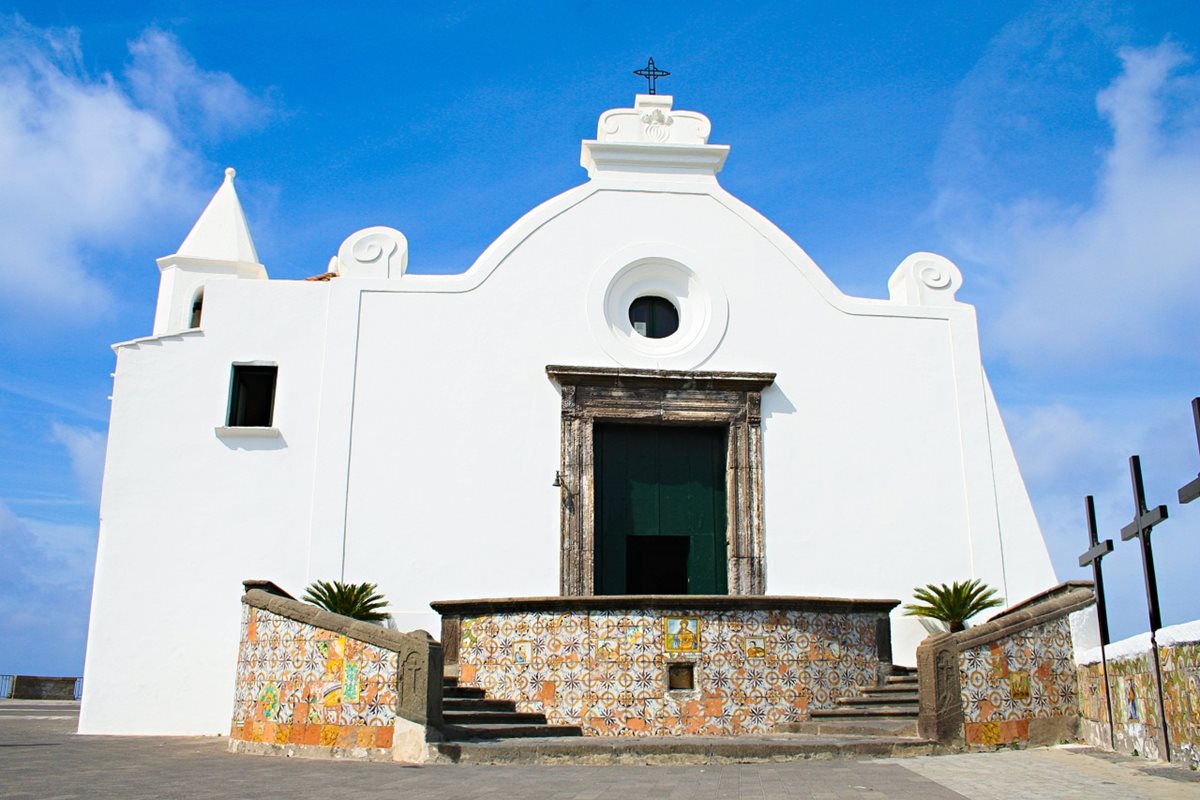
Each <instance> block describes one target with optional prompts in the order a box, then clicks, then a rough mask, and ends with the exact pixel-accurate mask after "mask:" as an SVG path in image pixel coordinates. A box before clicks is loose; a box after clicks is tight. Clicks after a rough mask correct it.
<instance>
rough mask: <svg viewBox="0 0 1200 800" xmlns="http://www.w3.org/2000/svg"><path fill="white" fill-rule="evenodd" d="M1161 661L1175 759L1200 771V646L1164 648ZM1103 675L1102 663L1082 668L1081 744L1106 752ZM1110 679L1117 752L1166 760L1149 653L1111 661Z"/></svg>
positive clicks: (1168, 735)
mask: <svg viewBox="0 0 1200 800" xmlns="http://www.w3.org/2000/svg"><path fill="white" fill-rule="evenodd" d="M1159 658H1160V660H1161V662H1162V680H1163V705H1164V706H1165V707H1166V723H1167V724H1166V728H1167V738H1168V741H1169V743H1170V748H1171V759H1172V760H1173V761H1179V762H1182V763H1186V764H1191V765H1195V766H1200V643H1197V642H1191V643H1184V644H1176V645H1167V646H1164V647H1160V648H1159ZM1103 675H1104V673H1103V667H1102V665H1101V664H1100V662H1096V663H1091V664H1081V665H1080V666H1079V671H1078V679H1079V709H1080V716H1081V718H1082V724H1081V733H1082V735H1083V738H1084V739H1085V740H1086V741H1087V742H1088V743H1089V744H1093V745H1096V746H1097V747H1105V748H1108V747H1110V739H1109V728H1108V710H1107V707H1106V703H1105V698H1104V677H1103ZM1108 679H1109V686H1110V689H1111V691H1112V708H1113V722H1114V727H1113V737H1112V738H1113V740H1114V741H1113V743H1114V744H1115V745H1116V749H1117V751H1118V752H1121V753H1127V754H1130V755H1141V756H1145V757H1147V758H1153V759H1162V758H1163V755H1164V754H1163V753H1162V752H1161V747H1160V744H1159V736H1158V729H1159V726H1160V724H1161V722H1160V719H1161V715H1160V713H1159V706H1158V694H1157V691H1156V690H1155V686H1154V661H1153V656H1152V655H1151V653H1149V652H1143V653H1134V654H1129V655H1123V656H1119V657H1116V658H1111V659H1109V662H1108Z"/></svg>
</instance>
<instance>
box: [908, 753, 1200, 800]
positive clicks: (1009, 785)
mask: <svg viewBox="0 0 1200 800" xmlns="http://www.w3.org/2000/svg"><path fill="white" fill-rule="evenodd" d="M888 763H891V764H900V765H902V766H904V767H907V768H908V769H910V770H912V771H913V772H916V773H917V774H919V775H923V776H924V777H926V778H929V779H931V780H933V781H935V782H936V783H938V784H940V785H942V786H945V787H947V788H949V789H953V790H955V791H957V792H959V793H961V794H962V795H964V796H966V797H969V798H971V800H1017V798H1021V800H1073V799H1074V798H1079V800H1142V799H1143V798H1145V800H1175V799H1176V798H1180V799H1181V800H1182V799H1183V798H1187V799H1188V800H1200V774H1197V773H1194V772H1190V771H1188V770H1186V769H1184V768H1182V767H1176V766H1169V765H1165V764H1158V763H1157V762H1150V761H1145V760H1144V759H1136V758H1129V757H1127V756H1121V755H1116V754H1113V753H1104V752H1101V751H1097V750H1094V749H1092V748H1090V747H1082V746H1077V745H1067V746H1062V747H1050V748H1035V749H1031V750H1007V751H1001V752H995V753H963V754H959V755H948V756H935V757H928V758H903V759H894V760H891V761H889V762H888Z"/></svg>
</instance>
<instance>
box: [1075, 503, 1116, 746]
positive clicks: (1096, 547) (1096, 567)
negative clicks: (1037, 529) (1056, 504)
mask: <svg viewBox="0 0 1200 800" xmlns="http://www.w3.org/2000/svg"><path fill="white" fill-rule="evenodd" d="M1083 510H1084V513H1085V514H1086V515H1087V529H1088V543H1089V544H1090V545H1091V547H1089V548H1088V549H1087V551H1086V552H1084V553H1083V555H1081V556H1080V557H1079V566H1081V567H1086V566H1088V565H1089V564H1090V565H1091V567H1092V580H1093V581H1094V582H1095V587H1096V622H1097V623H1098V624H1099V627H1100V669H1101V676H1102V677H1103V678H1104V707H1105V708H1106V709H1107V710H1108V741H1109V744H1111V745H1112V747H1113V749H1114V750H1115V749H1116V746H1117V739H1116V729H1115V728H1114V727H1113V716H1112V695H1111V692H1109V689H1108V655H1107V654H1106V653H1105V652H1104V648H1106V647H1108V607H1107V605H1105V602H1104V574H1103V573H1102V572H1101V571H1100V559H1102V558H1104V557H1105V556H1106V555H1108V554H1109V553H1111V552H1112V551H1113V541H1112V539H1105V540H1104V541H1103V542H1101V541H1099V539H1098V538H1097V534H1096V501H1095V500H1094V499H1093V498H1092V496H1091V495H1090V494H1089V495H1088V496H1087V497H1085V498H1084V499H1083Z"/></svg>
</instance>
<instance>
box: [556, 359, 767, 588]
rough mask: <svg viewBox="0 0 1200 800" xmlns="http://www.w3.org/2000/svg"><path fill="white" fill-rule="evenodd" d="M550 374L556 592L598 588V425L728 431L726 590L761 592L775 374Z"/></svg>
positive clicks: (602, 370)
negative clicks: (769, 409)
mask: <svg viewBox="0 0 1200 800" xmlns="http://www.w3.org/2000/svg"><path fill="white" fill-rule="evenodd" d="M546 373H547V374H548V375H549V376H550V378H551V379H552V380H554V382H555V383H557V384H558V386H559V388H560V390H561V392H562V449H561V455H560V467H559V473H560V476H561V481H560V482H561V488H560V489H559V491H560V492H561V495H562V503H561V506H560V511H559V524H560V530H561V533H562V549H561V554H560V562H559V592H560V593H561V594H562V595H564V596H578V595H591V594H593V593H594V590H595V573H594V565H595V541H596V540H595V474H594V472H593V453H594V450H593V438H592V437H593V430H594V427H595V424H596V422H597V421H599V422H629V423H643V424H657V425H722V426H725V427H726V428H727V430H728V439H727V442H728V443H727V447H728V451H727V453H726V458H725V474H726V479H725V488H726V497H727V498H728V499H727V502H728V507H727V515H726V516H727V519H728V525H729V528H728V531H727V535H726V542H727V546H728V551H727V558H726V564H727V568H728V576H729V593H730V594H735V595H746V594H764V593H765V592H766V562H765V551H764V543H763V461H762V390H763V389H765V388H766V387H768V386H770V385H771V384H772V383H773V382H774V381H775V373H773V372H684V371H675V370H651V369H625V368H614V367H567V366H556V365H550V366H548V367H546Z"/></svg>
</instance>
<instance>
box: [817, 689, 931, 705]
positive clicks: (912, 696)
mask: <svg viewBox="0 0 1200 800" xmlns="http://www.w3.org/2000/svg"><path fill="white" fill-rule="evenodd" d="M919 700H920V698H919V697H918V696H917V694H916V692H903V693H901V692H888V693H886V694H862V695H857V696H855V697H839V698H838V701H837V702H838V705H842V706H897V705H910V704H911V705H912V706H914V707H915V706H916V705H917V703H918V702H919Z"/></svg>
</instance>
